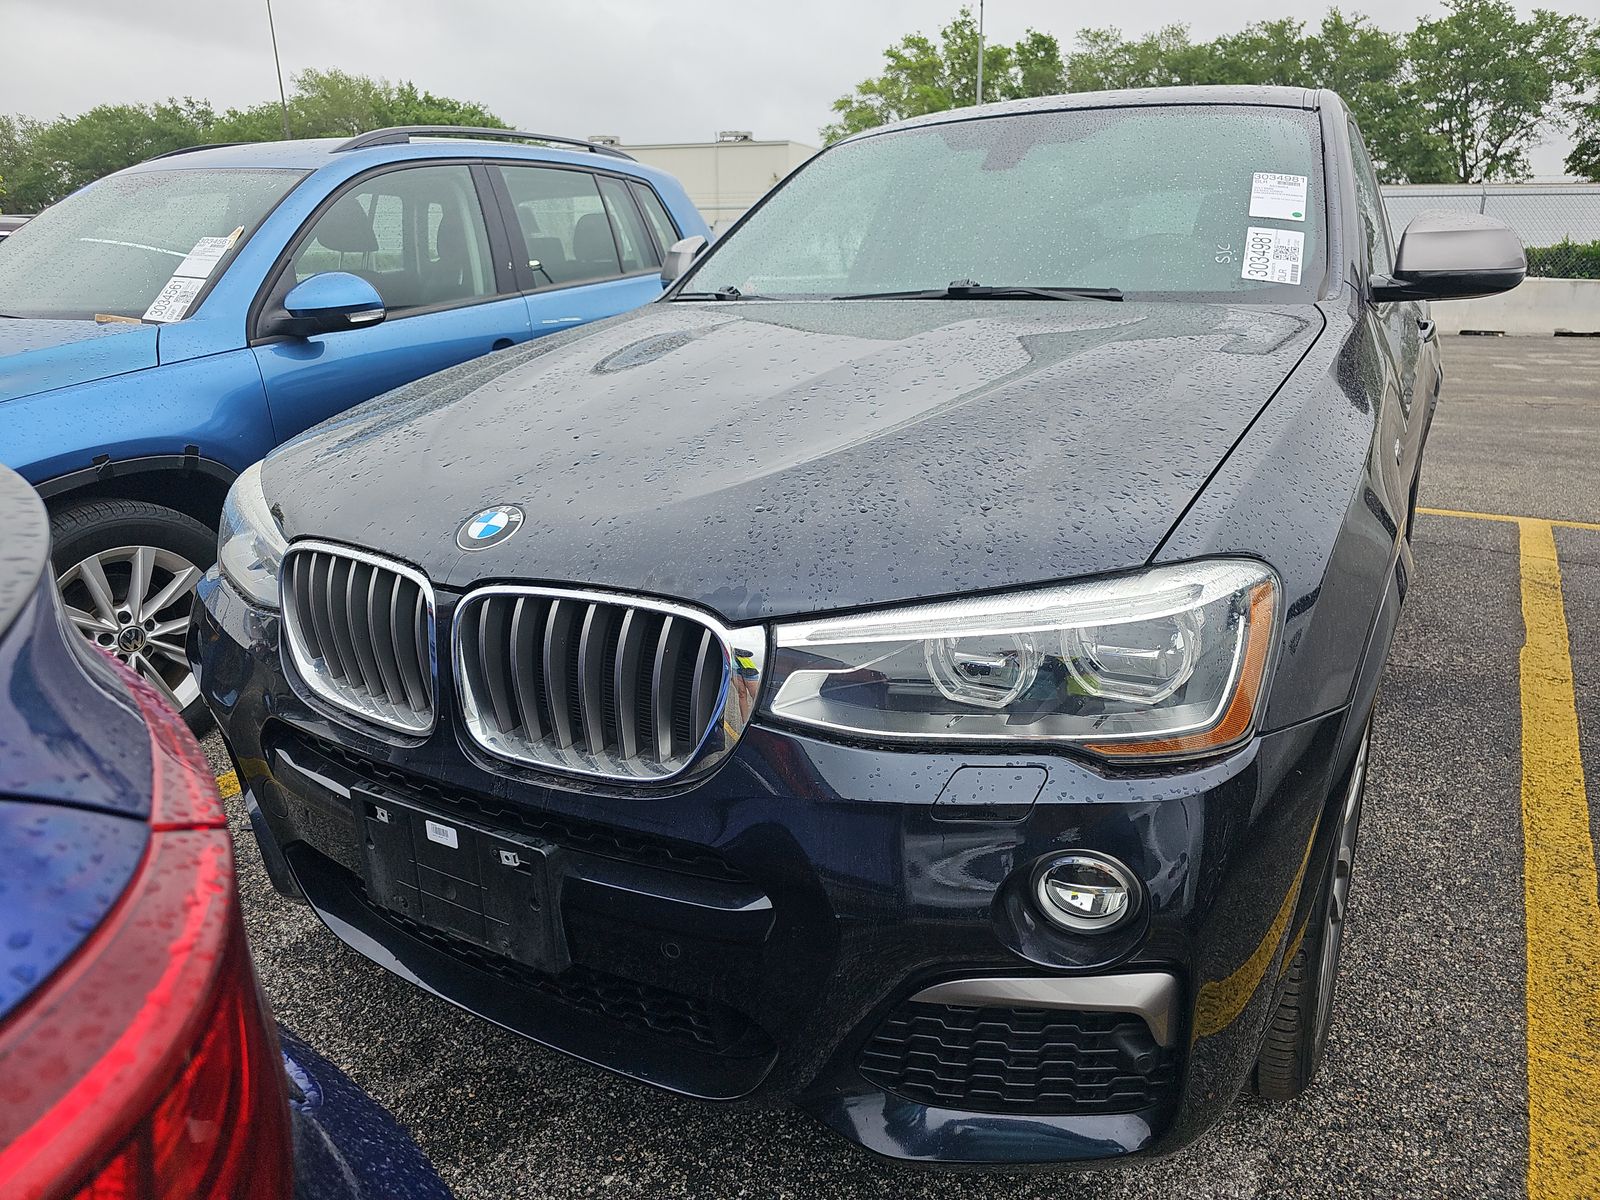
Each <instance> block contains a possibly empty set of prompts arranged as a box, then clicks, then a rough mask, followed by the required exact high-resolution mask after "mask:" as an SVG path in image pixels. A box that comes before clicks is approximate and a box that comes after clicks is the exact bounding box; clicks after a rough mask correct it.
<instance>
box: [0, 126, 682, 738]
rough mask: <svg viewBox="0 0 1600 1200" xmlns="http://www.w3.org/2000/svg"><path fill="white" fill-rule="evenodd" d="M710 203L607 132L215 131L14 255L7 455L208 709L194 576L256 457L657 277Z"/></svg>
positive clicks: (653, 290)
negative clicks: (238, 136)
mask: <svg viewBox="0 0 1600 1200" xmlns="http://www.w3.org/2000/svg"><path fill="white" fill-rule="evenodd" d="M706 233H707V229H706V226H705V222H704V221H703V220H701V218H700V214H699V213H698V212H697V211H696V210H695V208H694V205H693V204H691V203H690V202H689V199H688V197H687V196H686V195H685V194H684V192H683V189H682V188H681V187H680V186H679V185H678V183H677V181H676V180H675V179H673V178H672V177H671V176H670V175H667V174H665V173H663V172H661V171H657V170H654V169H652V168H650V167H647V166H644V165H643V164H641V163H638V162H635V161H634V160H633V159H631V158H630V157H629V156H628V155H626V154H624V153H623V152H622V151H619V150H617V149H615V148H614V147H610V146H602V145H598V144H591V143H587V142H575V141H572V140H570V139H563V138H553V137H548V136H544V135H539V134H527V133H521V132H517V131H513V130H494V129H455V128H448V127H435V126H411V127H405V128H394V129H380V130H375V131H372V132H370V133H364V134H361V135H359V136H357V137H353V138H350V139H347V140H344V141H340V140H338V139H319V140H309V141H292V142H270V143H261V144H250V145H240V146H218V147H204V146H202V147H196V148H195V149H192V150H184V151H177V152H174V153H171V154H166V155H162V156H160V157H158V158H154V159H151V160H150V161H148V162H144V163H140V164H139V165H138V166H135V167H130V168H128V169H127V170H125V171H119V172H117V173H116V174H115V175H110V176H108V177H106V178H105V179H102V180H99V181H98V182H96V183H93V184H90V185H89V186H88V187H86V188H84V189H82V190H81V191H79V192H77V193H75V194H74V195H72V196H69V197H68V198H67V199H65V200H63V201H62V202H61V203H59V204H57V205H55V206H53V207H51V208H49V209H47V210H46V211H45V212H43V213H41V214H39V215H38V216H37V217H35V218H33V219H32V220H30V221H29V222H27V224H25V225H23V226H22V227H21V228H20V229H18V230H17V231H15V232H14V233H13V234H12V235H11V236H10V237H9V238H7V239H6V241H5V255H4V257H0V464H4V465H6V466H9V467H11V468H13V469H14V470H16V471H18V472H20V473H21V474H22V475H23V476H24V477H25V478H26V479H27V480H28V481H29V482H30V483H32V484H34V485H35V486H36V487H37V488H38V489H39V491H40V492H41V493H42V494H43V495H44V497H45V498H46V500H47V502H48V503H49V506H50V514H51V533H52V535H53V539H54V547H55V549H54V564H55V570H56V575H57V578H58V580H59V582H60V585H61V589H62V595H63V598H64V600H65V601H66V604H67V611H68V615H69V616H71V617H72V619H73V622H74V623H75V624H76V625H77V627H78V629H79V630H80V631H81V632H83V633H84V635H85V636H87V637H89V638H90V639H91V640H93V641H95V642H97V643H98V644H99V645H101V646H102V647H104V648H105V649H107V650H110V651H111V652H113V653H115V654H117V655H119V656H120V657H121V658H122V659H123V660H124V661H125V662H126V663H127V664H128V665H129V666H130V667H132V668H133V669H134V670H136V671H138V672H139V673H140V674H141V675H142V676H143V677H144V678H145V679H146V680H147V681H148V682H149V683H150V684H151V685H152V686H153V687H155V688H157V689H158V690H160V691H162V692H163V693H164V694H166V695H167V696H169V698H170V699H171V700H172V702H173V703H174V704H175V705H176V706H177V707H178V708H179V709H182V710H184V711H185V714H186V715H187V716H189V717H190V718H191V719H192V718H195V717H197V716H199V715H200V714H202V713H203V712H204V706H203V705H202V704H201V703H200V700H199V690H198V688H196V686H195V683H194V680H193V678H192V677H191V676H190V674H189V667H188V664H187V662H185V661H184V657H183V640H184V634H185V630H186V629H187V628H188V620H189V607H190V604H191V600H192V595H193V585H194V582H195V580H197V579H198V578H199V577H200V573H201V571H203V570H205V568H207V567H208V566H210V565H211V563H212V561H213V558H214V555H215V548H216V532H215V531H216V524H217V514H218V513H219V512H220V511H221V509H222V498H223V495H224V494H225V493H226V492H227V490H228V485H229V484H230V483H232V481H233V479H234V478H235V477H236V476H237V475H238V473H239V472H240V471H242V470H244V468H245V467H247V466H249V465H250V464H251V463H253V462H255V461H256V460H257V459H259V458H260V457H261V456H262V455H264V454H265V453H266V452H267V451H268V450H270V449H271V448H272V447H273V446H275V445H277V444H278V443H279V442H282V441H284V440H286V439H288V438H290V437H293V436H294V435H295V434H297V433H299V432H300V431H301V430H303V429H305V428H307V427H308V426H310V425H314V424H316V423H317V422H318V421H321V420H323V419H324V418H325V417H328V416H331V415H332V414H334V413H337V412H339V411H341V410H343V409H346V408H349V407H350V406H351V405H352V404H355V403H357V402H359V401H362V400H366V399H369V398H370V397H372V396H376V395H378V394H379V393H380V392H384V391H387V390H389V389H390V388H392V387H396V386H398V385H400V384H403V383H407V382H410V381H411V380H413V379H416V378H418V377H420V376H423V375H427V374H430V373H432V372H434V371H438V370H440V369H442V368H444V367H448V366H452V365H454V364H456V363H459V362H462V361H464V360H466V359H469V358H476V357H478V356H479V355H483V354H488V353H490V352H491V351H496V350H503V349H506V348H508V347H510V346H514V345H517V344H519V343H522V342H526V341H528V340H529V339H531V338H537V337H540V336H542V335H544V334H547V333H550V332H553V331H556V330H560V329H566V328H569V327H571V326H574V325H581V324H583V323H584V322H586V321H592V320H594V319H596V318H598V317H608V316H612V315H614V314H616V313H620V312H623V311H625V310H627V309H630V308H633V307H636V306H637V305H640V304H643V303H645V302H646V301H648V300H652V299H654V298H656V297H657V296H659V295H660V294H661V279H660V270H661V261H662V258H663V257H664V255H665V253H666V251H667V249H668V248H669V247H670V246H672V244H673V243H675V242H676V241H678V240H679V239H680V238H683V237H686V236H703V235H705V234H706Z"/></svg>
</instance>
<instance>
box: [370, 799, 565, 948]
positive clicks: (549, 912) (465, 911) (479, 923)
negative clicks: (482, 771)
mask: <svg viewBox="0 0 1600 1200" xmlns="http://www.w3.org/2000/svg"><path fill="white" fill-rule="evenodd" d="M352 799H353V800H354V802H355V804H356V805H357V807H358V812H357V816H358V818H359V824H360V828H361V831H362V835H363V836H362V852H363V862H364V866H365V871H364V875H365V882H366V885H367V894H368V896H369V897H371V899H372V901H373V902H374V903H375V904H377V905H379V906H380V907H382V908H386V909H388V910H390V911H391V912H395V913H398V914H400V915H402V916H404V917H407V918H409V919H410V920H412V921H416V922H418V923H420V924H422V925H426V926H428V927H429V928H431V929H436V930H439V931H441V932H444V933H447V934H449V935H451V936H452V937H456V938H460V939H462V940H464V941H467V942H470V943H471V944H472V945H474V946H477V947H480V948H481V949H484V950H487V951H489V952H491V953H493V954H498V955H500V956H502V957H505V958H510V959H513V960H515V961H516V962H519V963H522V964H523V965H524V966H528V967H532V968H533V969H534V970H537V971H540V972H543V973H546V974H551V975H555V974H559V973H560V972H561V971H564V970H565V969H566V968H567V967H569V966H571V965H572V956H571V953H570V951H569V950H568V948H567V939H566V931H565V928H564V926H563V923H562V920H561V884H562V880H563V878H564V875H565V871H564V869H563V868H564V863H563V855H562V851H561V848H560V847H559V846H554V845H552V844H551V843H549V842H545V841H542V840H540V839H538V838H531V837H523V836H514V835H509V834H506V833H503V832H500V831H498V830H492V829H486V828H484V827H482V826H480V825H475V824H472V823H471V822H467V821H462V820H459V819H458V818H456V817H454V816H450V815H447V814H444V813H441V812H437V811H434V810H431V809H427V808H423V807H421V806H419V805H416V804H412V803H411V802H410V801H405V800H396V799H394V798H393V797H390V796H384V795H379V794H377V793H374V792H368V791H365V790H362V789H353V790H352Z"/></svg>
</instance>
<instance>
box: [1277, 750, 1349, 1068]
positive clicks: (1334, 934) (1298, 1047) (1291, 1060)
mask: <svg viewBox="0 0 1600 1200" xmlns="http://www.w3.org/2000/svg"><path fill="white" fill-rule="evenodd" d="M1366 760H1367V738H1366V736H1365V735H1363V737H1362V740H1361V749H1360V750H1359V751H1358V752H1357V755H1356V762H1355V766H1354V768H1353V770H1352V771H1351V776H1350V779H1349V781H1348V783H1347V784H1346V787H1345V794H1344V803H1343V804H1342V805H1341V806H1340V810H1339V814H1338V819H1339V828H1338V829H1337V830H1336V831H1335V837H1334V843H1333V846H1332V847H1331V848H1330V850H1329V852H1328V854H1327V855H1326V857H1325V859H1324V862H1323V870H1322V873H1321V875H1320V880H1321V882H1320V885H1319V887H1318V891H1317V897H1316V902H1315V903H1314V904H1313V905H1312V906H1311V912H1310V914H1309V916H1308V917H1307V918H1306V933H1305V937H1303V938H1302V939H1301V941H1300V946H1299V948H1298V949H1297V950H1296V951H1295V956H1294V959H1293V961H1291V962H1290V964H1289V970H1288V972H1287V973H1286V977H1285V982H1284V989H1283V998H1282V999H1281V1000H1280V1001H1279V1002H1278V1010H1277V1012H1275V1013H1274V1014H1273V1016H1272V1023H1271V1024H1270V1025H1269V1026H1268V1027H1267V1036H1266V1039H1265V1041H1263V1042H1262V1044H1261V1053H1260V1055H1259V1057H1258V1058H1257V1059H1256V1069H1255V1074H1254V1078H1253V1080H1252V1088H1253V1090H1254V1092H1255V1094H1256V1095H1258V1096H1260V1097H1262V1098H1263V1099H1266V1100H1293V1099H1295V1098H1296V1097H1298V1096H1300V1095H1303V1094H1304V1093H1305V1091H1306V1090H1307V1089H1308V1088H1310V1087H1311V1084H1312V1082H1313V1081H1314V1080H1315V1079H1316V1076H1317V1071H1318V1069H1319V1068H1320V1067H1321V1066H1322V1057H1323V1054H1324V1053H1325V1052H1326V1050H1327V1048H1328V1029H1329V1026H1330V1025H1332V1023H1333V1000H1334V992H1335V988H1336V987H1337V985H1338V982H1339V959H1340V951H1341V949H1342V947H1343V943H1344V930H1345V924H1346V917H1347V916H1348V912H1349V896H1350V891H1349V885H1350V879H1351V870H1352V868H1353V867H1354V865H1355V844H1356V836H1357V834H1358V832H1359V830H1360V825H1361V805H1362V799H1363V797H1364V796H1365V793H1366Z"/></svg>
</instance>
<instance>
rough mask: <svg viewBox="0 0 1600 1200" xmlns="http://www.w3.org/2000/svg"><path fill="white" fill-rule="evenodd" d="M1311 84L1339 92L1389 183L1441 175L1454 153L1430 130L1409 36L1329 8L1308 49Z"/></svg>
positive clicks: (1307, 80) (1307, 67)
mask: <svg viewBox="0 0 1600 1200" xmlns="http://www.w3.org/2000/svg"><path fill="white" fill-rule="evenodd" d="M1305 70H1306V74H1305V78H1304V81H1303V82H1304V83H1305V85H1306V86H1308V87H1326V88H1331V89H1332V90H1333V91H1335V92H1338V93H1339V95H1340V96H1342V97H1344V101H1345V103H1346V104H1348V105H1349V106H1350V111H1351V113H1352V114H1353V115H1354V116H1355V118H1356V122H1357V123H1358V124H1359V125H1360V126H1361V135H1362V138H1363V140H1365V142H1366V144H1367V150H1368V151H1369V152H1370V153H1371V155H1372V158H1373V162H1374V165H1375V166H1376V167H1377V170H1378V176H1379V178H1381V179H1382V180H1383V181H1384V182H1385V183H1407V182H1415V181H1419V180H1424V179H1437V178H1438V177H1439V174H1440V172H1441V171H1443V170H1447V169H1448V167H1447V165H1446V164H1447V163H1448V158H1449V152H1448V149H1447V147H1446V146H1445V144H1444V142H1443V141H1442V140H1441V139H1440V138H1438V137H1437V136H1436V135H1435V134H1434V133H1433V132H1432V131H1431V130H1430V129H1429V128H1428V124H1427V121H1426V120H1425V115H1424V113H1423V111H1422V110H1421V108H1419V106H1418V104H1417V98H1416V94H1415V90H1414V89H1413V87H1412V85H1411V81H1410V78H1409V75H1408V71H1407V65H1406V55H1405V44H1404V39H1403V38H1402V37H1401V36H1400V35H1399V34H1394V33H1388V32H1386V31H1384V30H1382V29H1378V28H1377V27H1375V26H1374V25H1373V24H1372V23H1371V22H1370V21H1368V20H1367V18H1365V17H1362V16H1355V17H1346V16H1345V15H1344V14H1343V13H1341V12H1340V11H1339V10H1338V9H1336V8H1335V9H1329V10H1328V12H1327V14H1326V15H1325V16H1324V17H1323V18H1322V25H1321V26H1320V28H1319V29H1318V30H1317V32H1316V34H1315V35H1314V36H1313V37H1311V38H1308V39H1307V41H1306V47H1305Z"/></svg>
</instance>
